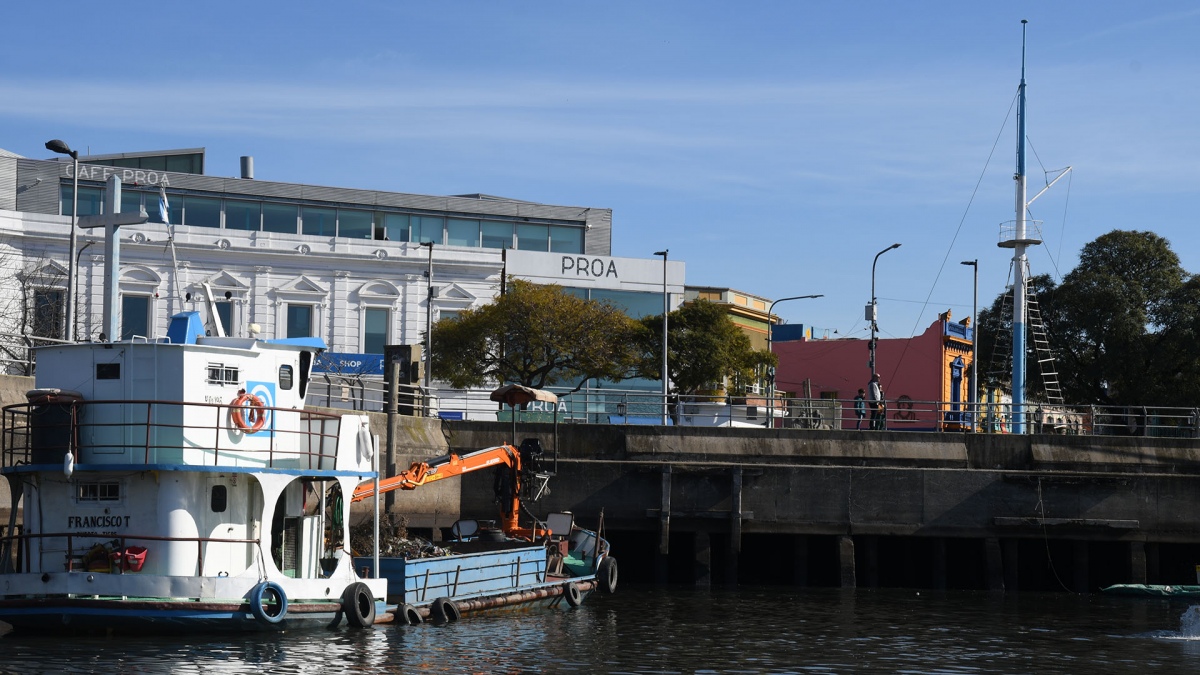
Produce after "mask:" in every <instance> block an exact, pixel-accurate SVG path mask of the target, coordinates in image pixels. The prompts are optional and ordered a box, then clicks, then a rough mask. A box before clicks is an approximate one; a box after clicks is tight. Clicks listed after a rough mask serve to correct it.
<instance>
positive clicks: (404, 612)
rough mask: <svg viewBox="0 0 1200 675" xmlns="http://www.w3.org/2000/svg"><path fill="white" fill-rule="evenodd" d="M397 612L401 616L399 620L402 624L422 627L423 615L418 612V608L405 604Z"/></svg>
mask: <svg viewBox="0 0 1200 675" xmlns="http://www.w3.org/2000/svg"><path fill="white" fill-rule="evenodd" d="M397 612H398V613H399V615H400V617H399V618H400V621H401V622H402V623H404V624H406V625H409V626H420V625H421V613H420V612H418V611H417V608H416V607H413V606H412V605H409V604H404V605H401V606H400V607H399V608H397Z"/></svg>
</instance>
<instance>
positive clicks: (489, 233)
mask: <svg viewBox="0 0 1200 675" xmlns="http://www.w3.org/2000/svg"><path fill="white" fill-rule="evenodd" d="M512 242H513V226H512V223H489V222H484V223H483V247H484V248H512Z"/></svg>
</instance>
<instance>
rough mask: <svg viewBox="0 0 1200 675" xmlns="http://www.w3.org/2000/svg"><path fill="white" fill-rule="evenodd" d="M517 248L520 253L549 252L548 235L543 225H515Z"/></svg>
mask: <svg viewBox="0 0 1200 675" xmlns="http://www.w3.org/2000/svg"><path fill="white" fill-rule="evenodd" d="M517 248H519V249H521V250H522V251H549V250H550V233H549V231H548V230H547V228H546V226H545V225H517Z"/></svg>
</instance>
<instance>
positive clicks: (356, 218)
mask: <svg viewBox="0 0 1200 675" xmlns="http://www.w3.org/2000/svg"><path fill="white" fill-rule="evenodd" d="M371 220H372V214H371V212H370V211H351V210H349V209H338V236H339V237H349V238H351V239H370V238H371V229H372V226H371Z"/></svg>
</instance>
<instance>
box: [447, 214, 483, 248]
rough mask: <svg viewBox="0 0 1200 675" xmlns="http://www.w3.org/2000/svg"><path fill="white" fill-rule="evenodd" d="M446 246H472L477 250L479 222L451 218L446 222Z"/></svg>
mask: <svg viewBox="0 0 1200 675" xmlns="http://www.w3.org/2000/svg"><path fill="white" fill-rule="evenodd" d="M446 245H447V246H473V247H475V248H479V221H478V220H460V219H458V218H451V219H449V220H447V221H446Z"/></svg>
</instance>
